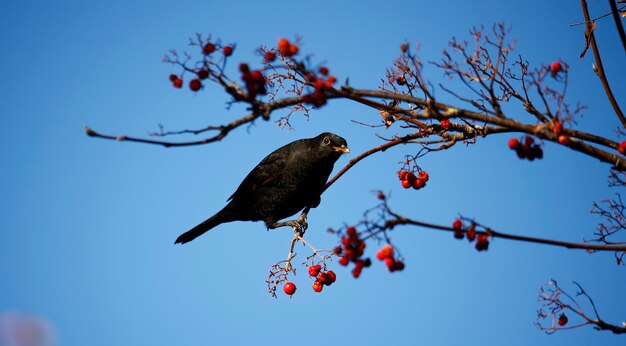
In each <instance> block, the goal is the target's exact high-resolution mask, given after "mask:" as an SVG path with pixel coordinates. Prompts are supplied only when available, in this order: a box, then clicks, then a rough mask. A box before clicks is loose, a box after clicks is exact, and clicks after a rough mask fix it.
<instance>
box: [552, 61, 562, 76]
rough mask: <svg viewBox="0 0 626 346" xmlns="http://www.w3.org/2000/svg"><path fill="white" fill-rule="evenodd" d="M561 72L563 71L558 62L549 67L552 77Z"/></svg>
mask: <svg viewBox="0 0 626 346" xmlns="http://www.w3.org/2000/svg"><path fill="white" fill-rule="evenodd" d="M561 70H563V65H561V63H560V62H558V61H555V62H553V63H552V64H551V65H550V72H552V75H553V76H554V75H555V74H557V73H559V72H561Z"/></svg>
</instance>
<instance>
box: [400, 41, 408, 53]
mask: <svg viewBox="0 0 626 346" xmlns="http://www.w3.org/2000/svg"><path fill="white" fill-rule="evenodd" d="M407 50H409V44H408V43H403V44H401V45H400V51H401V52H402V53H406V51H407Z"/></svg>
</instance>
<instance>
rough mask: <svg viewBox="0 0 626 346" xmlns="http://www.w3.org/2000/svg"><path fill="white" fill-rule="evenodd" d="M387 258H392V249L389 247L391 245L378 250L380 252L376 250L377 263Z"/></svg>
mask: <svg viewBox="0 0 626 346" xmlns="http://www.w3.org/2000/svg"><path fill="white" fill-rule="evenodd" d="M389 257H393V247H391V245H389V244H387V245H385V246H383V247H382V248H380V250H378V252H376V258H377V259H378V260H379V261H382V260H384V259H385V258H389Z"/></svg>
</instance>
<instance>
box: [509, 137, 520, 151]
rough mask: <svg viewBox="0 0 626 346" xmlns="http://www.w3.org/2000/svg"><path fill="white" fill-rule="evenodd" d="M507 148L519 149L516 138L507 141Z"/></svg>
mask: <svg viewBox="0 0 626 346" xmlns="http://www.w3.org/2000/svg"><path fill="white" fill-rule="evenodd" d="M509 148H510V149H513V150H516V149H517V148H519V140H517V138H511V139H509Z"/></svg>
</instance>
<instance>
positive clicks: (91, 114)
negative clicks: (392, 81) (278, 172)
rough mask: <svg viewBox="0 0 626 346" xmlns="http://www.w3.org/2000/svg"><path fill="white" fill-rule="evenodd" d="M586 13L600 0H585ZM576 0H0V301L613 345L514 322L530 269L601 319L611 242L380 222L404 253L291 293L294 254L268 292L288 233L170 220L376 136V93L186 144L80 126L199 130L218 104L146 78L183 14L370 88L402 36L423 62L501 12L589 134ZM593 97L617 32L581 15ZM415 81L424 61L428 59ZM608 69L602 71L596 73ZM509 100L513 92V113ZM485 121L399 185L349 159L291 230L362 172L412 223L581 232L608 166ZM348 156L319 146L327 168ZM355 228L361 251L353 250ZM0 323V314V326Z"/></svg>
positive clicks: (383, 336)
mask: <svg viewBox="0 0 626 346" xmlns="http://www.w3.org/2000/svg"><path fill="white" fill-rule="evenodd" d="M591 5H592V6H591V10H592V12H593V13H594V14H596V15H597V14H600V13H602V12H603V11H605V8H604V6H605V2H602V4H601V5H602V6H600V4H598V5H595V4H593V2H592V4H591ZM581 18H582V15H581V13H580V9H579V4H578V2H576V1H570V2H545V1H519V2H506V1H482V2H479V3H472V2H469V1H446V2H436V1H401V2H380V1H345V2H341V1H333V2H326V1H318V2H307V3H299V2H295V1H289V2H241V1H232V2H230V3H228V4H227V2H224V1H182V2H173V1H107V2H87V1H30V2H27V1H21V2H20V1H10V2H7V3H5V4H3V5H2V11H0V42H1V43H2V47H3V49H2V54H0V75H1V76H2V79H3V82H2V83H0V95H2V96H1V100H2V101H1V103H0V115H1V120H2V129H3V134H2V136H0V141H1V143H0V151H1V153H2V154H1V157H2V161H3V169H2V171H1V172H2V173H0V174H1V175H2V177H1V179H0V191H2V194H1V196H2V198H1V200H0V201H1V202H2V206H1V208H0V214H1V217H0V275H1V276H0V277H1V279H0V280H1V281H0V314H6V313H9V312H14V313H15V312H17V313H22V314H28V315H30V314H32V315H34V316H39V318H41V319H44V320H45V321H47V323H48V324H49V325H50V326H52V328H53V329H54V330H55V334H56V337H55V338H56V340H57V344H58V345H92V346H99V345H103V346H104V345H107V346H108V345H229V344H231V345H251V344H270V343H272V344H274V343H275V344H278V345H280V344H283V345H290V344H292V345H319V344H320V343H329V344H350V345H363V346H365V345H381V344H395V345H415V344H421V345H443V344H450V345H486V344H487V345H502V344H507V345H554V344H563V345H589V344H597V345H600V344H602V345H623V344H624V339H623V337H616V336H613V335H611V334H609V333H608V332H596V331H594V330H593V329H591V328H584V329H579V330H574V331H569V332H562V333H557V334H556V335H553V336H547V335H545V334H544V333H542V332H540V331H538V330H536V329H535V327H534V326H533V324H532V323H533V321H534V320H535V312H536V309H537V307H538V305H537V303H536V302H535V298H536V294H537V291H538V289H539V287H540V285H541V284H542V283H543V282H545V281H547V280H549V279H550V278H554V279H556V280H558V281H559V282H560V283H561V284H563V285H564V287H566V288H570V289H572V290H573V288H572V287H571V285H570V282H571V281H572V280H577V281H578V282H580V283H581V284H582V285H583V286H584V287H585V288H586V289H587V291H588V292H589V293H590V294H591V295H593V296H594V297H595V298H596V303H597V305H598V308H599V310H600V311H601V313H602V315H603V317H604V318H605V319H606V320H608V321H610V322H613V323H620V322H621V321H623V320H624V319H626V316H625V315H624V311H625V309H624V307H626V296H625V295H624V287H626V276H625V275H624V270H625V269H624V268H623V267H617V266H615V265H614V260H613V257H612V256H613V255H612V254H595V255H592V256H590V255H588V254H586V253H584V252H576V251H571V250H563V249H556V248H551V247H547V246H541V245H532V244H524V243H514V242H510V241H506V240H495V241H493V242H492V244H491V248H490V249H489V251H488V252H486V253H477V252H476V251H475V250H473V248H472V247H471V246H469V245H467V243H465V242H458V241H454V240H453V239H452V237H451V236H450V235H449V234H447V233H446V234H443V233H438V232H434V231H429V230H421V229H413V228H401V229H398V230H397V232H395V233H394V241H395V242H396V243H397V244H398V245H399V246H400V249H401V250H402V253H403V254H404V256H405V257H406V269H405V270H404V271H403V272H401V273H394V274H391V275H390V274H389V273H388V272H387V271H386V270H385V268H383V267H382V266H381V265H376V266H374V267H372V268H370V269H369V270H366V271H364V273H363V275H362V277H361V278H360V279H358V280H354V279H352V278H351V277H350V274H349V271H348V270H346V269H345V268H340V267H339V266H336V267H335V268H333V269H335V271H336V272H337V274H338V279H337V283H336V284H335V285H333V286H332V287H329V288H327V289H325V290H324V292H323V294H314V293H313V291H312V290H311V289H310V285H311V283H312V281H311V280H310V279H309V278H308V277H307V276H306V275H305V272H304V271H303V270H301V271H300V272H299V275H298V276H297V277H295V278H294V280H295V282H296V284H298V286H299V287H300V290H299V291H298V293H297V295H296V296H294V298H293V299H286V298H285V297H284V296H282V295H281V296H280V298H279V299H277V300H275V299H273V298H271V297H270V296H269V295H268V294H267V292H266V287H265V279H266V276H267V273H268V270H269V267H270V266H271V265H272V264H273V263H275V262H277V261H279V260H281V259H283V258H284V257H285V256H286V254H287V251H288V242H289V239H290V236H291V232H290V231H289V230H287V229H281V230H275V231H271V232H267V231H266V230H265V228H264V226H263V225H262V224H261V223H231V224H228V225H223V226H220V227H219V228H217V229H215V230H213V231H211V232H210V233H208V234H206V235H204V236H203V237H201V238H199V239H198V240H196V241H194V242H193V243H190V244H187V245H184V246H180V245H177V246H174V243H173V242H174V239H175V238H176V237H177V236H178V235H179V234H180V233H181V232H183V231H186V230H187V229H189V228H190V227H191V226H193V225H195V224H196V223H197V222H199V221H201V220H203V219H204V218H206V217H208V216H210V215H211V214H212V213H214V212H215V211H217V210H219V209H220V208H221V207H222V206H223V205H224V203H225V200H226V198H227V197H228V196H230V194H231V193H232V192H233V191H234V190H235V188H236V187H237V185H238V183H239V182H240V181H241V179H242V178H243V177H244V176H245V175H246V174H247V172H248V171H249V170H250V169H251V168H252V167H253V166H254V165H255V164H256V163H257V162H258V161H259V160H260V159H261V158H263V157H264V156H265V155H266V154H267V153H269V152H271V151H272V150H274V149H275V148H277V147H279V146H281V145H283V144H285V143H288V142H290V141H292V140H295V139H297V138H302V137H311V136H314V135H317V134H318V133H320V132H323V131H332V132H335V133H338V134H340V135H342V136H343V137H345V138H346V139H347V141H348V143H349V145H350V148H351V149H352V152H353V154H351V155H356V154H357V153H359V152H361V151H363V150H366V149H368V148H369V147H371V146H373V145H375V144H376V143H377V140H376V138H375V137H374V136H373V132H372V130H371V129H369V128H364V127H362V126H359V125H356V124H354V123H352V122H351V120H360V121H366V122H375V121H378V118H377V117H378V115H377V113H376V112H374V111H372V110H370V109H367V108H365V107H362V106H358V105H357V106H355V105H351V104H349V103H346V102H331V104H330V105H328V106H326V107H324V108H323V109H322V110H320V111H319V112H314V113H313V116H312V117H311V118H310V120H309V121H306V120H304V119H303V118H302V117H300V118H297V119H295V122H294V126H295V130H294V131H287V130H283V129H280V128H277V127H276V126H275V125H274V124H273V123H272V122H259V123H257V124H256V125H255V126H253V127H252V128H250V130H249V132H246V131H245V129H243V130H242V131H238V132H236V133H233V134H232V136H229V137H228V138H227V139H226V140H225V141H223V142H220V143H215V144H211V145H208V146H201V147H193V148H179V149H164V148H161V147H156V146H147V145H139V144H132V143H116V142H111V141H103V140H97V139H90V138H87V137H86V136H85V135H84V134H83V132H82V126H83V125H85V124H88V125H90V126H91V127H92V128H94V129H96V130H100V131H103V132H107V133H112V134H128V135H138V136H141V135H145V134H146V133H147V132H148V131H152V130H156V129H157V124H158V123H161V124H164V125H165V126H166V128H167V129H180V128H195V127H202V126H204V125H207V124H209V123H223V122H224V121H226V120H229V119H233V118H234V117H236V116H239V115H241V114H242V113H241V109H233V110H231V111H227V110H226V109H225V105H224V101H225V100H226V98H225V97H224V96H223V95H222V94H221V93H220V91H219V90H218V89H215V88H207V89H205V90H204V91H203V92H201V93H198V94H197V95H193V94H192V93H191V92H189V91H187V90H175V89H173V88H172V87H171V85H170V84H169V82H168V81H167V76H168V74H169V73H170V72H172V71H174V70H173V69H172V68H171V66H169V65H166V64H163V63H161V58H162V56H163V54H164V53H165V52H167V50H168V49H172V48H175V49H179V50H181V49H184V48H185V46H186V43H187V39H188V38H189V37H191V36H192V35H193V34H194V33H196V32H201V33H212V34H213V35H214V36H215V37H221V38H222V39H224V40H225V41H226V42H236V43H237V45H238V46H237V51H236V58H238V59H242V60H246V61H255V60H253V59H254V58H253V54H252V53H253V51H254V49H255V48H256V47H257V46H258V45H259V44H273V43H274V42H276V40H277V39H278V38H279V37H282V36H286V37H294V35H301V36H302V37H303V39H304V45H303V46H302V47H301V49H302V51H303V52H307V53H315V59H318V60H319V61H327V63H328V66H329V67H330V68H331V71H332V72H333V73H335V74H336V75H337V76H338V77H339V79H340V80H343V79H344V78H346V77H349V78H350V81H351V84H353V85H355V86H359V87H365V88H372V89H373V88H376V87H377V85H378V81H379V79H380V78H381V77H382V76H383V75H384V71H385V68H386V67H388V66H389V65H390V64H391V63H392V62H393V59H394V58H395V56H396V54H397V51H398V45H399V44H400V43H401V42H403V41H404V40H408V41H410V42H421V44H422V46H423V49H422V55H423V56H424V58H425V59H426V60H436V59H438V58H439V54H440V52H441V50H442V49H443V48H445V47H446V44H447V40H448V39H449V37H450V36H452V35H456V36H458V37H464V35H465V33H466V31H467V29H469V28H470V27H472V26H475V25H481V24H485V25H486V26H489V25H491V24H492V23H494V22H496V21H505V22H507V23H509V24H511V25H512V26H513V35H514V36H516V37H518V38H519V44H518V47H519V49H520V52H522V53H523V54H524V56H525V57H526V58H527V59H528V60H530V61H531V62H533V63H536V64H539V63H549V62H551V61H553V60H555V59H558V58H561V59H563V60H565V61H567V62H568V63H569V64H570V65H571V84H570V87H569V95H568V97H569V100H570V101H571V102H572V103H575V102H576V101H579V100H580V101H581V102H583V103H584V104H586V105H587V106H588V107H589V109H588V110H587V111H586V112H585V116H584V117H583V118H581V119H579V122H578V124H579V125H578V126H579V127H580V128H583V129H588V130H590V131H592V132H594V133H599V134H605V135H610V136H613V133H614V132H613V129H614V128H615V126H616V125H617V121H616V119H615V116H614V114H613V113H612V112H611V109H610V108H609V106H608V103H607V102H606V99H605V96H604V94H603V93H602V90H601V86H600V83H599V81H598V80H597V78H595V77H594V75H593V72H592V71H591V68H590V65H591V62H592V60H591V55H589V56H588V57H587V58H586V59H585V60H584V61H580V60H579V59H578V55H579V53H580V51H581V49H582V46H583V40H584V39H583V30H584V29H583V27H581V26H579V27H574V28H572V27H568V24H569V23H574V22H579V21H581ZM597 34H598V39H599V42H600V44H601V45H602V48H601V49H602V52H603V54H604V57H605V65H606V66H605V67H606V69H607V71H608V73H609V75H610V76H612V77H613V78H612V79H611V82H612V83H613V87H614V90H615V92H616V96H617V97H618V98H619V99H620V101H621V102H622V105H623V106H626V95H625V93H624V90H625V84H624V83H625V82H624V80H623V78H622V77H623V72H622V76H620V72H619V71H623V67H624V65H623V63H624V52H623V50H622V49H621V47H620V45H619V41H618V39H617V35H616V31H615V29H614V24H613V23H612V22H611V21H610V20H605V21H602V22H601V23H600V26H599V29H598V30H597ZM427 72H428V73H429V76H430V77H431V78H432V79H433V80H435V81H437V80H439V79H441V74H440V72H438V71H436V70H435V69H432V68H429V69H428V71H427ZM618 77H619V78H618ZM519 113H520V114H521V112H519ZM507 139H508V137H507V136H500V137H493V138H489V139H487V140H485V141H483V142H482V143H481V144H480V145H477V146H472V147H468V148H463V147H461V146H458V147H457V148H454V149H453V150H449V151H447V152H444V153H440V154H435V155H429V156H427V157H425V158H424V159H423V160H422V161H421V165H422V167H423V168H424V169H426V170H427V171H428V172H429V173H430V176H431V181H430V183H429V185H428V187H427V188H426V189H423V190H420V191H418V192H415V191H405V190H402V189H401V187H400V185H399V183H398V181H397V178H396V177H395V171H396V170H397V168H398V166H397V162H398V161H400V160H402V156H403V155H404V154H406V153H411V152H412V151H411V150H412V149H411V148H410V147H404V148H397V149H394V150H391V151H389V152H388V153H387V155H382V156H376V157H372V158H371V160H369V161H367V162H363V163H362V164H360V165H359V166H358V167H356V168H355V169H353V170H352V171H350V172H349V173H348V174H347V175H346V176H345V177H344V179H342V180H341V181H340V182H338V183H337V184H336V185H335V186H334V187H333V189H332V190H330V191H328V192H327V193H326V194H324V196H323V200H322V204H321V206H320V207H319V208H317V209H315V210H314V211H313V212H312V213H311V214H310V226H311V228H310V230H309V232H308V233H307V237H308V239H309V241H311V242H312V243H313V244H314V245H316V246H317V247H319V248H332V247H333V246H335V244H336V243H335V241H336V239H335V238H334V236H332V235H328V234H326V233H325V232H324V230H325V229H326V228H327V227H329V226H331V227H335V226H340V225H341V224H343V223H344V222H345V223H350V222H354V221H355V220H358V218H359V217H360V215H361V213H362V211H363V210H364V209H366V208H368V207H370V206H372V205H373V204H375V202H376V201H375V199H374V198H373V197H372V195H371V192H370V191H371V190H373V189H382V190H384V191H389V192H390V193H391V194H392V195H393V198H392V200H391V203H392V205H393V206H394V207H395V208H396V209H397V210H398V211H401V212H403V213H405V214H407V215H411V216H414V217H415V218H419V219H422V220H425V221H430V222H438V223H443V224H449V223H450V222H451V221H452V220H453V219H454V218H455V217H456V216H457V215H458V214H459V213H462V214H463V215H467V216H473V217H476V218H477V219H479V220H481V221H482V222H484V223H487V224H489V225H491V226H492V227H494V228H495V229H498V230H502V231H509V232H512V233H519V234H526V235H531V236H541V237H548V238H556V239H562V240H570V241H581V240H582V239H583V238H590V237H591V236H592V232H593V230H594V227H595V225H596V223H597V221H598V220H597V219H594V218H592V217H591V216H590V215H589V214H588V212H589V209H590V207H591V203H592V201H594V200H600V199H605V198H608V197H611V196H613V194H614V193H615V192H616V191H613V190H610V189H608V188H607V187H606V185H607V183H606V176H607V173H608V168H609V167H608V166H607V165H605V164H602V163H599V162H596V161H595V160H592V159H589V158H586V157H584V156H582V155H579V154H576V153H571V152H568V151H567V150H564V149H563V148H561V147H558V146H556V145H551V144H548V145H546V146H545V148H544V152H545V158H544V160H542V161H539V162H532V163H529V162H528V161H520V160H518V159H517V158H516V157H515V155H514V154H513V153H512V152H511V151H510V150H508V149H507V148H506V140H507ZM347 160H348V157H344V158H342V159H340V161H339V162H338V165H337V166H338V167H340V166H342V164H345V163H346V162H347ZM373 245H374V244H370V248H368V250H369V251H370V255H373V251H374V249H373ZM1 332H2V331H0V333H1Z"/></svg>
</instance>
